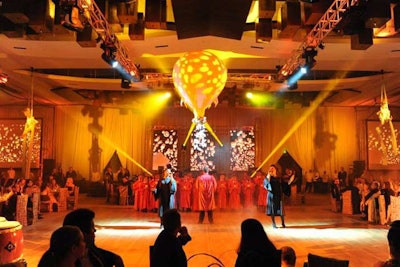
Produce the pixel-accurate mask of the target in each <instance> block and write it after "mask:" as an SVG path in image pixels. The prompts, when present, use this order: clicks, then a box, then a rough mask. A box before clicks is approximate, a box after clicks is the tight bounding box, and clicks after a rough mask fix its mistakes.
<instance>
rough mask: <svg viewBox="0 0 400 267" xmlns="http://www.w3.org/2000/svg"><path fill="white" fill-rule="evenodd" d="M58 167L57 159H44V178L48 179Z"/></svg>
mask: <svg viewBox="0 0 400 267" xmlns="http://www.w3.org/2000/svg"><path fill="white" fill-rule="evenodd" d="M55 167H56V160H55V159H43V177H42V178H43V179H47V178H48V177H49V176H50V174H51V172H52V171H53V169H54V168H55Z"/></svg>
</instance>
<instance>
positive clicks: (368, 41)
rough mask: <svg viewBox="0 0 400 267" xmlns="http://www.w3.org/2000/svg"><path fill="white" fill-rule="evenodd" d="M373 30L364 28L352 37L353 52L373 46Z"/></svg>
mask: <svg viewBox="0 0 400 267" xmlns="http://www.w3.org/2000/svg"><path fill="white" fill-rule="evenodd" d="M373 34H374V33H373V29H370V28H364V29H363V30H360V32H359V33H358V34H353V35H351V50H366V49H368V48H369V47H370V46H371V45H372V44H373Z"/></svg>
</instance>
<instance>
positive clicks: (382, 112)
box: [376, 71, 398, 158]
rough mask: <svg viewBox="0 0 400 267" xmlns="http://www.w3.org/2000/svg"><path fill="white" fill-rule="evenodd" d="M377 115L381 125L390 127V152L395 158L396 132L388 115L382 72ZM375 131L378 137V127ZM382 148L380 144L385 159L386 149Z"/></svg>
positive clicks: (396, 151)
mask: <svg viewBox="0 0 400 267" xmlns="http://www.w3.org/2000/svg"><path fill="white" fill-rule="evenodd" d="M377 115H378V117H379V120H380V122H381V125H384V124H385V123H388V124H389V126H390V132H391V135H392V137H391V139H392V151H393V155H394V156H397V155H398V147H397V135H396V131H395V129H394V126H393V122H392V115H391V114H390V109H389V101H388V98H387V94H386V87H385V83H384V82H383V71H382V85H381V107H380V109H379V111H378V112H377ZM376 130H377V132H378V135H380V134H381V131H380V129H379V127H377V129H376ZM383 146H384V143H383V142H381V150H382V151H383V152H384V153H385V154H386V155H384V157H385V158H387V157H388V155H387V149H386V147H383Z"/></svg>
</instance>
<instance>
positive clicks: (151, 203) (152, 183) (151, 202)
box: [149, 179, 158, 210]
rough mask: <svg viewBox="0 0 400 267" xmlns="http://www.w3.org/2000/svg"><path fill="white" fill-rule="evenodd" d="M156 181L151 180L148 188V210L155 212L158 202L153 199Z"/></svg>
mask: <svg viewBox="0 0 400 267" xmlns="http://www.w3.org/2000/svg"><path fill="white" fill-rule="evenodd" d="M157 184H158V181H157V180H156V179H151V180H150V182H149V187H150V194H149V209H150V210H156V209H158V202H157V200H156V199H155V197H154V195H153V192H154V191H155V190H156V188H157Z"/></svg>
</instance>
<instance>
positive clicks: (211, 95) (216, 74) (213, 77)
mask: <svg viewBox="0 0 400 267" xmlns="http://www.w3.org/2000/svg"><path fill="white" fill-rule="evenodd" d="M172 77H173V81H174V85H175V91H176V92H177V93H178V94H179V96H180V97H181V99H182V101H183V102H184V103H185V105H186V106H187V107H188V108H189V109H190V110H191V111H192V112H193V115H194V117H195V118H202V117H204V113H205V110H206V109H207V108H209V107H210V106H211V105H212V103H214V104H215V105H217V104H218V95H219V94H220V93H221V91H222V90H223V89H224V87H225V83H226V80H227V71H226V68H225V66H224V64H223V63H222V61H221V60H220V59H219V58H218V57H216V56H215V55H214V54H212V53H211V52H208V51H194V52H188V53H186V54H185V55H183V56H182V57H181V58H180V59H178V61H177V62H176V63H175V65H174V69H173V72H172Z"/></svg>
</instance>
